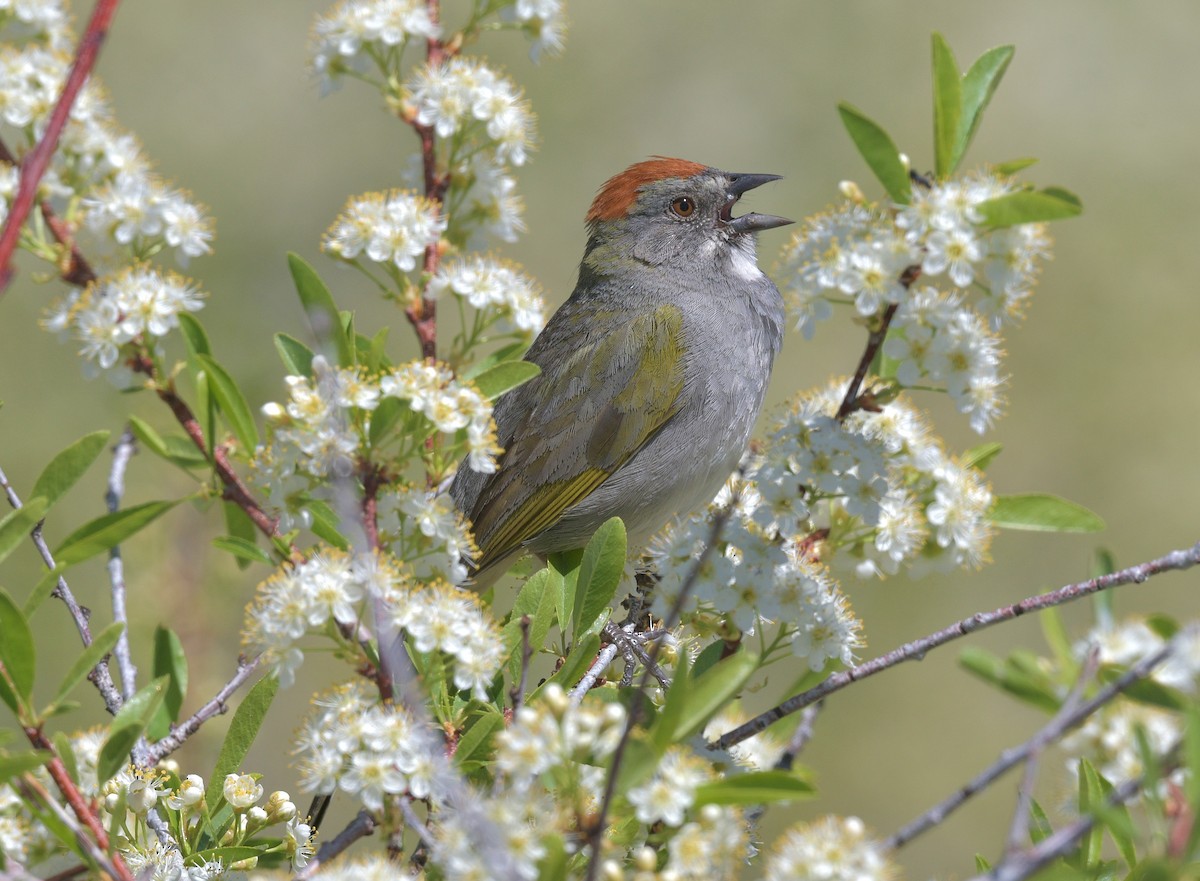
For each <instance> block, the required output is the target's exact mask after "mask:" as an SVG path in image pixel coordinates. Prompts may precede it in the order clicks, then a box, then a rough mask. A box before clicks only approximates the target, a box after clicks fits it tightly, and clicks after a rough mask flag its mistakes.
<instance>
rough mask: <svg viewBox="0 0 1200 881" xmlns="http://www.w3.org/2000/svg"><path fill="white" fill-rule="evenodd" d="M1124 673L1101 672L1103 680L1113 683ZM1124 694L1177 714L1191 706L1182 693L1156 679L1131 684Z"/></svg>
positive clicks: (1112, 669)
mask: <svg viewBox="0 0 1200 881" xmlns="http://www.w3.org/2000/svg"><path fill="white" fill-rule="evenodd" d="M1124 672H1125V670H1124V669H1123V668H1121V667H1105V668H1104V669H1102V670H1101V679H1103V680H1104V681H1105V682H1112V681H1113V680H1114V679H1119V678H1121V675H1122V674H1123V673H1124ZM1124 693H1125V696H1126V697H1127V698H1129V699H1130V700H1135V701H1137V702H1138V703H1140V704H1146V705H1147V706H1150V707H1158V708H1159V709H1163V710H1171V711H1172V712H1176V713H1177V712H1180V711H1182V710H1185V709H1187V707H1188V706H1189V705H1190V701H1189V700H1188V699H1187V697H1186V696H1184V695H1183V694H1182V693H1180V692H1179V691H1176V690H1175V689H1174V688H1171V687H1170V686H1167V685H1163V684H1162V683H1161V682H1157V681H1156V680H1154V679H1139V680H1138V681H1137V682H1134V683H1131V684H1130V685H1129V687H1128V688H1126V689H1125V692H1124Z"/></svg>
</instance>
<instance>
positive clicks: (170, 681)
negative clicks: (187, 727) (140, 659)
mask: <svg viewBox="0 0 1200 881" xmlns="http://www.w3.org/2000/svg"><path fill="white" fill-rule="evenodd" d="M154 675H155V676H156V677H162V678H165V679H166V680H167V688H166V692H165V694H164V695H163V702H162V705H161V706H160V707H159V708H158V712H157V713H155V715H154V718H153V719H152V720H151V721H150V727H149V729H148V735H149V737H150V739H151V740H160V739H161V738H163V737H166V736H167V735H168V734H170V733H171V725H172V724H174V723H175V722H177V721H179V713H180V710H182V709H183V699H184V697H185V696H186V695H187V686H188V663H187V656H186V655H185V654H184V651H183V643H181V642H180V641H179V637H178V636H176V635H175V632H174V631H173V630H171V629H170V628H169V627H163V626H161V625H160V626H158V627H156V628H155V630H154Z"/></svg>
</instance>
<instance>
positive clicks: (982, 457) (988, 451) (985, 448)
mask: <svg viewBox="0 0 1200 881" xmlns="http://www.w3.org/2000/svg"><path fill="white" fill-rule="evenodd" d="M1003 449H1004V444H999V443H988V444H980V445H979V446H977V447H972V448H971V449H969V450H967V451H966V452H965V453H963V454H962V464H963V467H964V468H977V469H979V470H980V471H986V470H987V467H988V466H989V465H991V464H992V462H993V461H995V459H996V457H997V456H999V455H1000V451H1001V450H1003Z"/></svg>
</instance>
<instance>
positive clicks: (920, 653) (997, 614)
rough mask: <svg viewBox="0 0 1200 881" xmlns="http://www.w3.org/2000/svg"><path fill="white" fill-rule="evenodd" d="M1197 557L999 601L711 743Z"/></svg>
mask: <svg viewBox="0 0 1200 881" xmlns="http://www.w3.org/2000/svg"><path fill="white" fill-rule="evenodd" d="M1198 563H1200V543H1198V544H1195V545H1193V546H1192V547H1190V548H1187V549H1182V550H1176V551H1171V552H1170V553H1168V554H1164V555H1163V556H1161V557H1158V558H1156V559H1153V560H1148V561H1146V562H1145V563H1139V564H1138V565H1136V566H1130V567H1129V568H1127V569H1121V570H1119V571H1117V572H1112V573H1109V574H1108V575H1101V576H1099V577H1097V578H1092V579H1089V580H1087V581H1081V582H1078V583H1076V584H1068V585H1066V586H1065V587H1060V588H1059V589H1058V590H1053V591H1050V592H1049V593H1043V594H1038V595H1036V596H1032V597H1027V598H1026V599H1023V600H1021V601H1020V602H1018V603H1013V604H1012V605H1010V606H1001V607H1000V608H999V609H995V610H994V611H991V612H979V613H977V614H975V615H972V616H971V617H969V618H964V619H962V620H961V621H958V622H955V623H954V624H951V625H950V626H949V627H946V628H943V629H942V630H938V631H936V632H934V633H931V634H929V635H928V636H924V637H921V638H920V639H917V640H914V641H913V642H909V643H906V644H905V645H902V646H900V647H899V648H897V649H894V650H892V651H890V652H888V653H887V654H884V655H880V656H879V657H877V658H874V659H872V660H870V661H867V662H865V663H862V664H859V665H857V666H855V667H851V668H850V669H849V670H843V671H841V672H840V673H834V674H833V675H832V676H830V677H829V678H828V679H826V680H825V681H824V682H822V683H820V684H819V685H816V686H814V687H813V688H810V689H809V690H808V691H805V692H801V693H800V694H798V695H796V696H795V697H791V698H788V699H787V700H786V701H784V702H783V703H781V704H779V705H778V706H776V707H773V708H771V709H770V710H767V711H766V712H764V713H761V714H759V715H758V716H755V717H754V718H753V719H751V720H750V721H749V722H746V723H745V724H743V725H739V726H738V727H737V728H735V729H733V730H732V731H729V732H726V733H725V734H723V735H722V736H721V737H720V738H719V739H718V740H717V741H715V742H714V743H713V744H712V748H713V749H728V748H729V747H731V746H732V745H733V744H735V743H740V742H741V741H743V740H745V739H746V738H748V737H753V736H754V735H755V734H758V733H759V732H760V731H762V730H764V729H766V728H768V727H770V726H771V725H774V724H775V723H776V722H778V721H779V720H780V719H782V718H784V717H785V716H787V715H790V714H791V713H795V712H798V711H799V710H802V709H804V708H805V707H807V706H808V705H810V704H815V703H816V702H817V701H819V700H821V699H822V698H825V697H827V696H828V695H831V694H833V693H834V692H835V691H841V690H842V689H843V688H845V687H846V686H848V685H851V684H852V683H855V682H858V681H860V680H862V679H866V678H867V677H868V676H874V675H875V674H876V673H881V672H883V671H884V670H887V669H889V668H891V667H895V666H896V665H897V664H900V663H902V662H904V661H914V660H921V659H922V658H924V657H925V655H926V653H927V652H929V651H930V650H931V649H935V648H938V647H940V646H943V645H945V644H946V643H948V642H953V641H954V640H956V639H961V638H962V637H964V636H967V635H969V634H972V633H975V632H976V631H978V630H983V629H985V628H987V627H991V626H993V625H995V624H1000V623H1002V622H1004V621H1011V620H1012V619H1014V618H1019V617H1021V616H1022V615H1025V614H1028V613H1029V612H1040V611H1041V610H1042V609H1049V608H1051V607H1053V606H1060V605H1062V604H1063V603H1069V602H1072V601H1074V600H1077V599H1081V598H1082V597H1086V596H1091V595H1092V594H1095V593H1099V592H1100V591H1102V590H1108V589H1109V588H1113V587H1118V586H1120V585H1122V584H1141V583H1142V582H1144V581H1146V580H1147V579H1149V578H1152V577H1153V576H1155V575H1160V574H1162V573H1163V572H1171V571H1175V570H1182V569H1190V568H1191V567H1193V566H1195V565H1196V564H1198Z"/></svg>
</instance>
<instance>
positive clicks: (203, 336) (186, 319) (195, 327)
mask: <svg viewBox="0 0 1200 881" xmlns="http://www.w3.org/2000/svg"><path fill="white" fill-rule="evenodd" d="M178 318H179V330H180V331H181V332H182V333H183V339H184V342H185V343H186V345H187V349H188V353H189V354H190V355H191V356H192V357H193V358H194V357H196V356H197V355H211V354H212V346H210V345H209V343H208V334H207V333H205V331H204V326H203V325H201V324H200V319H199V318H197V317H196V316H195V315H193V314H192V313H190V312H180V313H179V315H178Z"/></svg>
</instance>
